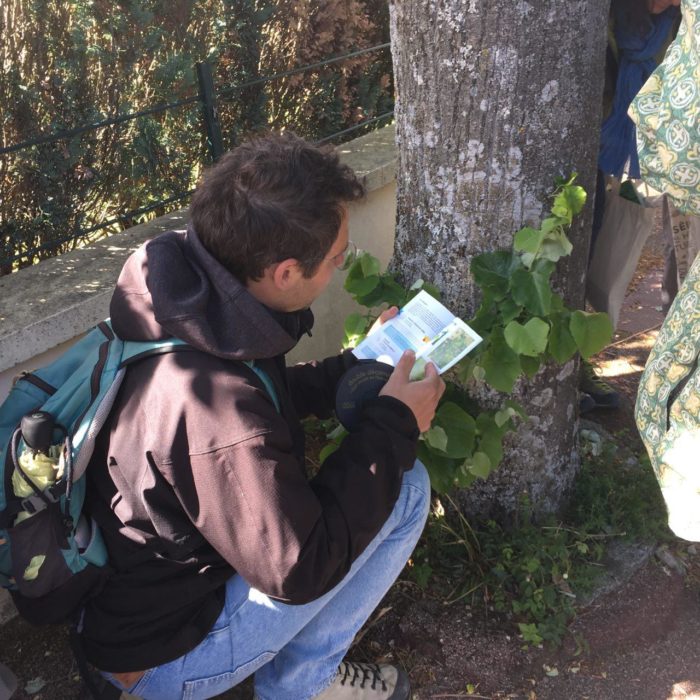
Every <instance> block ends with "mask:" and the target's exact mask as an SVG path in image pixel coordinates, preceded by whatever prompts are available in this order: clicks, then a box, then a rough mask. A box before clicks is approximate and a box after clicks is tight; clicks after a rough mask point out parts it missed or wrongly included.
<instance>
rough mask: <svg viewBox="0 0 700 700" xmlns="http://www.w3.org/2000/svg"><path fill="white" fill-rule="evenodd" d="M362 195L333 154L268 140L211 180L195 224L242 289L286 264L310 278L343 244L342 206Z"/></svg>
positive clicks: (234, 156) (200, 197) (280, 138)
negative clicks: (270, 269) (340, 237)
mask: <svg viewBox="0 0 700 700" xmlns="http://www.w3.org/2000/svg"><path fill="white" fill-rule="evenodd" d="M363 195H364V187H363V186H362V184H361V183H360V182H359V180H358V179H357V177H356V176H355V174H354V173H353V171H352V170H351V169H350V168H349V167H348V166H347V165H343V164H341V163H340V162H339V160H338V156H337V155H336V153H335V152H334V150H333V149H331V148H319V147H316V146H313V145H312V144H310V143H308V142H307V141H304V139H301V138H299V137H298V136H295V135H294V134H289V133H286V134H269V135H266V136H261V137H257V138H253V139H251V140H249V141H246V142H245V143H243V144H241V145H240V146H238V147H236V148H234V149H233V150H232V151H230V152H229V153H227V154H226V155H224V156H223V157H222V158H221V160H220V161H219V162H218V163H217V164H216V165H214V166H213V167H212V168H210V169H209V170H208V171H207V172H206V173H205V175H204V179H203V181H202V182H201V183H200V185H199V187H198V188H197V190H196V192H195V193H194V196H193V198H192V204H191V205H190V217H191V220H192V224H193V226H194V230H195V231H196V232H197V235H198V236H199V239H200V240H201V242H202V244H203V245H204V247H205V248H206V249H207V250H208V251H209V252H210V253H211V254H212V255H213V256H214V257H215V258H216V259H217V260H218V261H219V262H220V263H221V264H222V265H224V266H225V267H226V268H227V269H228V270H229V271H230V272H231V273H233V274H234V275H235V276H236V277H237V278H238V279H239V280H240V281H241V282H243V283H245V282H246V281H247V280H249V279H253V280H255V279H260V278H261V277H262V275H263V272H264V270H265V268H267V267H268V266H270V265H272V264H274V263H276V262H280V261H282V260H286V259H287V258H295V259H296V260H298V261H299V264H300V266H301V269H302V271H303V273H304V275H305V276H306V277H310V276H312V275H313V274H314V272H315V271H316V270H317V269H318V266H319V264H320V263H321V261H322V260H323V258H324V257H325V256H326V255H327V254H328V252H329V251H330V249H331V247H332V245H333V243H334V242H335V240H336V238H337V237H338V229H339V227H340V223H341V221H342V216H343V204H345V203H346V202H352V201H355V200H357V199H360V198H361V197H362V196H363Z"/></svg>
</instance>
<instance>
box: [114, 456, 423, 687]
mask: <svg viewBox="0 0 700 700" xmlns="http://www.w3.org/2000/svg"><path fill="white" fill-rule="evenodd" d="M429 504H430V481H429V478H428V474H427V472H426V470H425V467H424V466H423V465H422V464H421V463H420V462H416V463H415V465H414V467H413V469H411V470H410V471H408V472H406V473H405V474H404V476H403V483H402V485H401V492H400V494H399V498H398V500H397V502H396V505H395V507H394V510H393V511H392V513H391V514H390V515H389V518H388V519H387V521H386V522H385V523H384V526H383V527H382V529H381V530H380V531H379V533H378V534H377V536H376V537H375V538H374V539H373V540H372V542H370V544H369V545H368V547H367V549H365V551H364V552H363V553H362V554H361V555H360V556H359V557H358V558H357V559H356V560H355V562H354V563H353V565H352V567H351V568H350V571H349V572H348V574H347V576H345V578H344V579H343V580H342V581H341V582H340V583H339V584H338V585H337V586H335V588H333V589H332V590H330V591H329V592H328V593H326V594H325V595H323V596H321V597H320V598H318V599H316V600H314V601H313V602H311V603H308V604H307V605H286V604H284V603H280V602H278V601H276V600H272V599H271V598H268V597H267V596H266V595H265V594H263V593H261V592H260V591H257V590H256V589H254V588H251V587H250V586H249V585H248V584H246V582H245V581H244V580H243V579H242V578H241V577H240V576H238V575H236V576H234V577H233V578H231V579H230V580H229V581H228V583H227V584H226V602H225V604H224V609H223V610H222V612H221V614H220V615H219V618H218V620H217V621H216V622H215V623H214V626H213V627H212V629H211V631H210V632H209V634H208V635H207V637H206V638H205V639H204V640H203V641H202V642H201V643H200V644H199V645H198V646H196V647H195V648H194V649H192V651H190V652H189V653H187V654H185V655H184V656H181V657H180V658H178V659H175V660H174V661H170V662H169V663H167V664H163V665H162V666H157V667H155V668H152V669H150V670H148V671H146V673H145V674H144V676H143V677H142V678H141V679H140V680H139V682H138V683H136V685H135V686H133V687H132V688H123V690H128V692H129V693H131V694H133V695H136V696H138V697H141V698H144V699H145V700H174V699H175V698H183V699H184V700H198V699H199V698H211V697H213V696H215V695H219V694H220V693H223V692H224V691H226V690H228V689H229V688H232V687H233V686H235V685H237V684H238V683H240V682H241V681H242V680H243V679H245V678H247V677H248V676H250V675H251V674H253V673H255V693H256V696H257V697H259V698H260V700H306V699H307V698H313V697H314V696H316V695H318V694H319V693H320V692H321V691H323V690H324V689H325V688H326V687H328V686H329V685H330V684H331V682H332V681H333V678H334V676H335V673H336V670H337V668H338V664H339V663H340V661H341V660H342V659H343V656H345V653H346V651H347V650H348V648H349V646H350V644H351V643H352V640H353V638H354V637H355V634H356V632H357V631H358V630H359V629H360V627H362V625H363V624H364V622H365V621H366V620H367V619H368V618H369V616H370V615H371V614H372V611H373V610H374V609H375V608H376V606H377V605H378V604H379V602H380V601H381V599H382V598H383V597H384V595H385V593H386V592H387V591H388V590H389V588H390V587H391V585H392V583H393V582H394V581H395V580H396V577H397V576H398V575H399V573H400V572H401V569H402V568H403V567H404V565H405V563H406V561H407V559H408V557H409V556H410V554H411V552H412V551H413V548H414V547H415V544H416V542H417V541H418V538H419V537H420V534H421V532H422V531H423V527H424V525H425V520H426V518H427V515H428V508H429ZM104 675H105V677H107V678H108V679H109V680H111V681H112V682H113V683H114V684H115V685H117V686H118V687H120V688H121V686H120V685H119V683H117V682H116V681H114V679H112V677H111V676H110V675H109V674H107V673H105V674H104Z"/></svg>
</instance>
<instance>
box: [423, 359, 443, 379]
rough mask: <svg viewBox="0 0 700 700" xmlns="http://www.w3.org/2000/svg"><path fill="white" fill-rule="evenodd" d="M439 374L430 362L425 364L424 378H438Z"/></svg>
mask: <svg viewBox="0 0 700 700" xmlns="http://www.w3.org/2000/svg"><path fill="white" fill-rule="evenodd" d="M438 376H440V373H439V372H438V371H437V367H436V366H435V364H434V363H432V362H426V363H425V378H426V379H430V378H431V377H438Z"/></svg>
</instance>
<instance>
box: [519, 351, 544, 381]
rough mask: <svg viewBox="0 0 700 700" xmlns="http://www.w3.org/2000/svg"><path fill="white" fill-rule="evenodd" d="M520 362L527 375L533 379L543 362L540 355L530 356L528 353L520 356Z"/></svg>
mask: <svg viewBox="0 0 700 700" xmlns="http://www.w3.org/2000/svg"><path fill="white" fill-rule="evenodd" d="M520 364H521V365H522V367H523V372H525V376H526V377H527V378H528V379H532V378H533V377H534V376H535V375H536V374H537V370H539V368H540V365H541V364H542V363H541V361H540V358H539V357H528V356H527V355H523V356H522V357H521V358H520Z"/></svg>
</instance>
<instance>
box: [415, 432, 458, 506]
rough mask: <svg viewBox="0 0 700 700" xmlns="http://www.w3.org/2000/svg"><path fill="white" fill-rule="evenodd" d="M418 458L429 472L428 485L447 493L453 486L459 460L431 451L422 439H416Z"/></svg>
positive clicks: (439, 491)
mask: <svg viewBox="0 0 700 700" xmlns="http://www.w3.org/2000/svg"><path fill="white" fill-rule="evenodd" d="M417 456H418V459H419V460H420V461H421V462H422V463H423V464H424V465H425V468H426V469H427V470H428V474H430V485H431V486H432V487H433V489H434V490H435V491H437V492H438V493H447V492H448V491H451V490H452V488H453V487H454V486H455V481H456V474H457V470H458V468H459V465H460V463H461V460H456V459H450V458H449V457H443V456H441V455H438V454H436V453H435V452H433V451H432V450H431V449H430V448H429V447H428V445H427V444H426V443H425V441H424V440H419V441H418V448H417Z"/></svg>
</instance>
